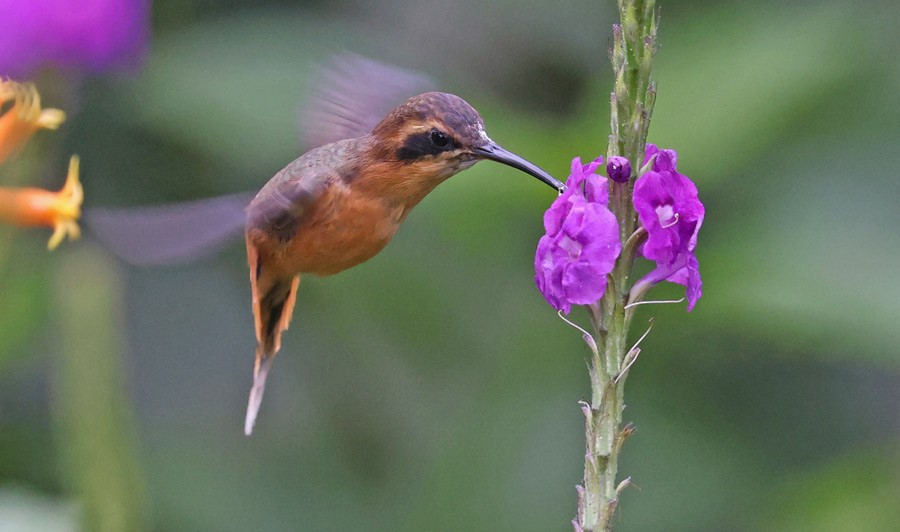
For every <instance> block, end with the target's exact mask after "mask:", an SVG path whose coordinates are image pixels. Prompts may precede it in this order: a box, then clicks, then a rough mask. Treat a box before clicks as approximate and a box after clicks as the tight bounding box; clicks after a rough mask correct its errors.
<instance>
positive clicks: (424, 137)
mask: <svg viewBox="0 0 900 532" xmlns="http://www.w3.org/2000/svg"><path fill="white" fill-rule="evenodd" d="M457 147H458V145H457V144H456V142H455V141H454V140H453V139H452V138H451V137H449V136H448V137H447V144H446V145H445V146H443V147H440V146H436V145H435V144H434V142H432V140H431V131H424V132H422V133H415V134H413V135H410V136H408V137H406V140H404V141H403V145H402V146H400V148H398V149H397V158H398V159H400V160H401V161H404V162H410V161H415V160H416V159H421V158H423V157H427V156H429V155H437V154H439V153H441V152H445V151H451V150H454V149H456V148H457Z"/></svg>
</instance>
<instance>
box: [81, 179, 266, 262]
mask: <svg viewBox="0 0 900 532" xmlns="http://www.w3.org/2000/svg"><path fill="white" fill-rule="evenodd" d="M252 199H253V193H249V192H242V193H239V194H230V195H227V196H216V197H214V198H206V199H201V200H197V201H189V202H184V203H171V204H167V205H159V206H153V207H127V208H118V209H109V208H94V209H88V210H86V211H85V213H84V221H85V224H86V225H87V227H88V228H89V229H90V230H91V232H92V233H93V234H94V235H95V236H96V237H97V239H98V240H99V241H100V242H101V243H102V244H103V245H105V246H106V247H107V248H108V249H109V250H110V251H112V252H113V253H115V254H116V255H118V256H119V257H120V258H122V260H124V261H126V262H128V263H131V264H134V265H137V266H151V265H168V264H177V263H181V262H187V261H190V260H195V259H198V258H201V257H204V256H207V255H211V254H212V253H214V252H215V251H218V250H219V249H221V248H222V247H224V246H225V245H226V244H227V243H228V242H229V241H231V240H232V239H233V238H235V237H237V236H238V235H240V234H242V233H243V231H244V225H245V224H246V220H247V214H246V212H245V209H246V207H247V205H249V204H250V200H252Z"/></svg>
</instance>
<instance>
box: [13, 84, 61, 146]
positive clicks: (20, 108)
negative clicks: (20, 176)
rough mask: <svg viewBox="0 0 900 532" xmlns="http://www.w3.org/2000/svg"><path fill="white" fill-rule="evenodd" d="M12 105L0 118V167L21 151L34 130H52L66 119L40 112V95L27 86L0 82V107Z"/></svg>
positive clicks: (55, 111) (53, 112) (56, 113)
mask: <svg viewBox="0 0 900 532" xmlns="http://www.w3.org/2000/svg"><path fill="white" fill-rule="evenodd" d="M9 101H14V103H13V105H12V107H11V108H9V109H8V110H7V111H6V112H5V113H3V114H2V115H0V163H2V162H3V161H4V160H5V159H6V158H7V157H9V155H10V154H11V153H13V152H14V151H16V150H17V149H19V148H21V147H22V146H23V145H24V144H25V143H26V142H28V139H30V138H31V136H32V135H34V133H35V131H37V130H38V129H42V128H43V129H56V128H58V127H59V126H60V124H62V123H63V121H64V120H65V119H66V113H64V112H62V111H60V110H59V109H41V95H40V94H38V91H37V89H36V88H35V86H34V85H33V84H31V83H16V82H15V81H9V80H7V81H3V80H0V107H2V106H3V105H5V104H6V103H7V102H9Z"/></svg>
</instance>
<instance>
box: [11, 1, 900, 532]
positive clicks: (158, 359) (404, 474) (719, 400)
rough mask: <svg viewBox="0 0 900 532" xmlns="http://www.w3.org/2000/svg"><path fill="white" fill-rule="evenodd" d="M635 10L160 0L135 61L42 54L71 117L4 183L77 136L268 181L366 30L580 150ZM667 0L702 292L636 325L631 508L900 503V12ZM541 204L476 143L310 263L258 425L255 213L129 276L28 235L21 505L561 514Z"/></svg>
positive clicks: (499, 113) (638, 518) (863, 509)
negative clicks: (478, 152) (396, 213)
mask: <svg viewBox="0 0 900 532" xmlns="http://www.w3.org/2000/svg"><path fill="white" fill-rule="evenodd" d="M614 4H615V3H614V2H613V1H612V0H609V1H607V2H599V1H585V0H560V1H557V2H552V3H548V2H537V1H530V2H522V1H513V0H496V1H493V2H489V3H484V2H479V1H476V0H464V1H459V2H413V1H403V0H390V1H388V0H380V1H365V0H342V1H334V2H327V1H324V0H323V1H314V2H305V3H304V2H288V1H286V0H284V1H255V2H254V1H236V0H235V1H227V2H218V1H213V0H192V1H186V0H179V1H158V2H156V3H155V5H154V6H153V38H152V42H151V51H150V55H149V57H148V58H147V61H146V62H145V64H144V66H143V68H142V69H141V70H140V71H139V72H137V73H134V74H131V75H112V76H107V77H102V78H97V77H94V78H90V79H83V80H81V81H80V82H79V83H78V84H77V86H74V87H73V85H72V84H64V83H62V78H60V77H56V76H52V75H50V76H48V77H47V78H46V79H45V80H44V81H43V82H42V83H41V90H42V92H43V94H44V101H45V102H46V104H47V105H51V106H53V105H56V106H60V107H64V108H65V109H66V110H67V111H68V112H69V120H68V122H67V123H66V124H65V125H64V126H63V128H62V129H61V131H60V132H58V133H55V134H53V135H49V134H39V137H38V138H37V139H36V140H35V141H34V142H32V144H31V145H30V146H29V148H28V150H27V151H26V153H23V154H22V156H21V157H20V158H19V159H18V160H16V161H13V162H10V163H7V164H6V165H4V167H3V170H2V171H3V172H5V173H6V176H3V177H4V179H6V177H7V176H12V177H11V178H10V179H15V178H16V176H18V175H20V174H23V173H25V172H26V170H27V171H28V172H30V173H29V175H36V176H37V178H36V179H37V180H38V181H39V182H40V183H42V184H44V185H46V186H48V187H50V188H54V187H57V186H58V184H59V182H60V180H59V177H57V175H61V172H62V170H61V169H63V168H65V161H66V160H67V158H68V154H70V153H78V154H79V155H80V156H81V159H82V180H83V182H84V186H85V189H86V198H87V199H86V207H88V208H89V207H91V206H128V205H146V204H158V203H165V202H171V201H177V200H189V199H195V198H200V197H205V196H210V195H216V194H222V193H228V192H238V191H242V190H251V189H255V188H258V187H260V186H261V185H262V184H263V183H264V182H265V181H266V180H267V179H268V178H269V177H270V176H271V175H273V174H274V173H275V172H276V171H278V170H279V169H280V168H281V167H282V166H284V165H285V164H286V163H287V162H289V161H290V160H292V159H293V158H295V157H296V156H297V155H298V154H299V153H298V150H299V133H300V130H301V128H302V124H301V123H300V122H299V118H298V117H299V110H300V108H301V106H302V103H303V101H304V98H306V96H307V94H308V91H307V89H308V88H309V86H310V74H311V73H312V72H313V70H314V66H315V65H318V64H321V63H323V62H325V61H326V60H327V58H328V57H329V55H330V54H332V53H338V52H347V51H350V52H357V53H362V54H364V55H367V56H370V57H372V58H375V59H379V60H382V61H386V62H390V63H395V64H398V65H402V66H404V67H407V68H414V69H419V70H422V71H425V72H427V73H428V74H429V75H430V76H432V77H433V78H435V79H436V80H438V83H439V86H440V88H441V89H442V90H446V91H450V92H454V93H457V94H459V95H461V96H463V97H464V98H466V99H467V100H468V101H469V102H470V103H472V104H473V105H474V106H475V107H476V108H477V109H479V110H480V112H481V113H482V115H483V116H484V118H485V121H486V124H487V129H488V131H489V132H490V133H491V136H492V137H493V138H494V139H495V140H497V141H498V142H500V143H501V144H503V145H504V146H505V147H507V148H509V149H511V150H513V151H516V152H518V153H520V154H522V155H524V156H525V157H527V158H529V159H531V160H532V161H534V162H535V163H537V164H539V165H541V166H543V167H545V168H546V169H548V170H549V171H550V172H551V173H553V174H555V175H556V176H557V177H565V174H566V173H567V170H568V167H569V161H570V160H571V158H572V157H574V156H582V157H585V158H593V157H595V156H596V155H598V154H601V153H603V152H605V149H606V136H607V135H608V110H607V108H608V93H609V91H610V89H611V85H612V81H611V76H610V73H609V62H608V60H607V58H606V47H607V45H608V43H609V40H610V25H611V24H612V23H613V22H614V19H615V16H616V14H615V5H614ZM659 4H660V5H661V8H662V23H661V27H660V49H659V53H658V55H657V61H656V65H657V66H656V69H655V79H656V80H657V81H658V84H659V97H658V101H657V105H656V110H655V114H654V117H653V124H652V126H651V129H650V139H651V141H653V142H655V143H657V144H659V145H661V146H663V147H672V148H675V149H677V150H678V152H679V168H680V169H681V170H682V171H683V172H684V173H686V174H687V175H689V176H691V177H692V178H693V179H694V181H695V182H696V183H697V185H698V187H699V189H700V197H701V199H702V200H703V201H704V203H705V204H706V208H707V215H706V223H705V225H704V227H703V230H702V231H701V234H700V245H699V247H698V257H699V259H700V267H701V273H702V275H703V280H704V294H705V295H704V297H703V298H702V299H701V301H700V302H699V304H698V305H697V308H696V309H695V310H694V312H692V313H690V314H686V313H685V311H684V305H675V306H654V307H649V308H648V307H645V308H643V309H642V310H641V313H640V314H639V317H638V319H637V321H636V322H635V323H636V325H635V330H634V331H633V333H635V334H639V333H640V332H642V331H641V330H639V329H640V328H642V324H643V323H645V322H646V320H647V319H649V318H650V317H651V316H655V317H656V321H655V326H654V330H653V332H652V333H651V335H650V336H649V337H648V338H647V339H646V340H645V342H644V344H643V345H644V348H645V349H644V351H643V354H642V356H641V359H640V360H639V362H638V363H637V365H636V366H635V367H634V369H633V370H632V374H631V378H630V379H629V383H628V392H627V395H626V402H627V404H628V409H627V410H626V419H627V420H630V421H633V422H634V423H635V424H636V426H637V433H636V435H635V436H634V437H632V438H631V439H630V440H629V441H628V443H627V445H626V447H625V450H624V457H623V460H624V462H623V463H622V464H621V466H620V471H621V472H622V473H623V474H624V475H628V476H631V477H632V478H633V480H634V482H635V484H636V485H637V486H638V487H639V488H640V489H633V490H628V491H627V492H626V494H625V496H624V498H623V500H622V502H621V505H620V508H619V514H618V516H617V525H618V529H619V530H623V531H638V530H819V531H821V530H835V531H837V530H873V531H874V530H897V529H898V526H900V504H898V501H900V353H898V345H900V327H898V326H897V322H898V319H900V303H898V302H900V280H898V277H897V269H898V264H900V231H897V230H896V228H897V227H898V226H900V210H898V208H897V204H898V200H900V181H898V179H897V170H896V169H897V168H898V166H900V101H898V100H900V96H898V94H900V91H898V87H900V61H898V59H897V50H898V45H900V41H898V38H897V36H896V35H897V34H896V28H897V24H898V21H900V9H898V6H897V4H896V2H894V1H893V0H882V1H871V2H867V3H865V7H863V6H862V5H861V4H859V3H855V2H837V1H826V0H819V1H810V2H803V3H802V5H788V4H789V3H785V2H776V1H770V2H756V3H753V5H745V4H744V3H739V2H712V1H668V2H667V1H664V0H663V1H660V2H659ZM35 161H40V162H35ZM552 199H553V194H552V192H551V191H549V190H547V189H546V187H544V186H542V185H541V184H540V183H538V182H537V181H535V180H534V179H531V178H529V177H527V176H525V175H523V174H520V173H518V172H516V171H514V170H512V169H509V168H506V167H502V166H499V165H496V164H492V163H482V164H479V165H478V166H476V167H475V168H473V169H472V170H470V171H467V172H465V173H463V174H460V175H459V176H457V177H454V178H453V179H451V180H449V181H448V182H447V183H445V184H443V185H442V186H440V187H439V188H438V189H437V190H436V191H435V192H434V193H432V194H431V195H430V196H429V197H428V198H427V199H426V200H425V201H424V202H423V203H422V204H421V205H420V206H419V207H418V208H417V209H416V210H415V211H414V212H413V213H412V215H411V216H410V217H409V219H408V221H407V223H406V225H405V226H404V227H403V229H401V231H400V232H399V234H398V235H397V237H396V238H395V240H394V241H393V243H392V244H391V245H390V246H388V248H387V249H386V250H385V251H384V252H382V253H381V254H380V255H379V256H377V257H376V258H374V259H373V260H371V261H370V262H368V263H366V264H364V265H362V266H360V267H357V268H354V269H352V270H350V271H347V272H345V273H341V274H339V275H337V276H334V277H331V278H327V279H316V278H312V277H309V278H306V279H305V280H304V282H303V284H302V286H301V293H300V297H299V302H298V304H297V311H296V314H295V317H294V322H293V327H292V328H291V330H290V331H289V332H288V333H287V334H286V337H285V344H284V348H283V349H282V351H281V353H280V355H279V358H278V361H277V363H276V364H275V368H274V370H273V374H272V375H271V376H270V382H269V388H268V392H267V397H266V401H265V402H264V404H263V408H262V411H261V415H260V420H259V423H258V424H257V429H256V433H255V434H254V436H253V437H252V438H246V437H245V436H244V435H243V433H242V430H241V429H242V423H243V416H244V408H245V405H246V394H247V391H248V390H249V387H250V377H251V368H252V354H253V348H254V345H255V341H254V337H253V331H252V317H251V314H250V291H249V283H248V282H247V267H246V259H245V257H244V250H243V244H242V243H241V242H235V244H234V245H232V246H230V247H229V248H228V249H227V250H226V251H225V252H223V253H220V254H217V255H216V256H213V257H209V258H206V259H203V260H201V261H199V262H196V263H194V264H189V265H183V266H177V267H164V268H149V269H138V268H132V267H128V266H126V265H124V264H122V263H121V262H118V261H117V260H116V259H115V258H114V257H112V256H111V255H109V254H107V253H106V252H104V251H103V250H102V248H100V247H99V246H98V245H97V244H96V242H94V241H92V239H91V238H90V235H87V236H86V238H84V239H83V240H82V241H79V242H75V243H70V242H67V243H65V244H64V245H63V246H62V247H61V249H59V250H58V251H57V252H54V253H52V254H47V252H46V250H45V245H46V238H47V237H48V236H49V235H48V234H46V232H44V231H41V230H30V231H25V232H21V231H20V232H13V231H11V230H9V229H8V228H3V229H2V231H0V243H2V246H0V253H2V255H0V531H3V532H10V531H32V530H34V531H53V530H60V531H63V530H74V529H77V528H75V527H76V526H77V525H76V523H78V522H79V521H83V522H85V523H86V524H85V525H83V528H81V529H83V530H151V531H217V532H218V531H224V532H228V531H246V530H262V531H289V530H291V531H293V530H384V531H387V530H390V531H394V530H534V531H543V530H567V529H570V525H569V521H570V519H571V518H572V517H573V516H574V511H575V484H576V483H578V482H579V481H580V477H581V467H582V459H583V441H582V438H583V431H582V417H581V413H580V411H579V409H578V406H577V404H576V403H577V401H578V400H579V399H581V398H583V397H584V396H585V395H586V394H587V393H588V379H587V372H586V367H585V354H586V350H585V347H584V346H583V344H582V342H581V338H580V335H579V334H578V333H577V332H575V331H574V330H573V329H571V328H570V327H568V326H567V325H565V324H564V323H563V322H562V321H560V320H559V319H558V318H557V317H556V316H555V314H554V312H553V310H552V309H551V308H550V307H549V306H548V305H547V304H546V303H545V302H544V301H543V299H542V297H541V295H540V294H539V293H538V291H537V290H536V289H535V287H534V282H533V264H532V263H533V253H534V247H535V245H536V242H537V240H538V238H539V236H540V235H541V234H542V225H541V216H542V212H543V210H544V209H545V208H546V207H547V206H548V205H549V202H550V201H551V200H552ZM652 295H653V296H654V297H656V298H660V299H662V298H669V297H679V290H678V288H677V287H675V286H668V287H658V288H656V289H655V290H654V292H653V293H652ZM573 317H574V319H575V320H580V321H581V322H582V323H585V322H586V318H585V316H584V315H582V314H580V313H579V312H578V311H576V312H574V313H573Z"/></svg>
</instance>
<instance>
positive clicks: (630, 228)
mask: <svg viewBox="0 0 900 532" xmlns="http://www.w3.org/2000/svg"><path fill="white" fill-rule="evenodd" d="M654 4H655V2H654V0H618V6H619V19H620V23H619V24H617V25H615V26H614V27H613V46H612V48H611V50H610V60H611V62H612V66H613V72H614V73H615V79H616V83H615V89H614V91H613V93H612V97H611V109H610V110H611V115H610V129H611V134H610V136H609V148H608V149H607V156H608V157H611V156H613V155H621V156H624V157H627V158H628V159H629V161H630V163H631V168H632V175H631V179H629V181H628V182H627V183H621V184H620V183H611V186H610V209H611V210H612V211H613V213H614V214H615V215H616V219H617V220H618V223H619V230H620V240H621V242H622V244H623V249H622V254H621V255H620V257H619V259H618V260H617V262H616V266H615V268H614V269H613V272H612V273H611V274H610V276H609V278H608V280H607V286H606V292H605V294H604V295H603V298H602V299H601V301H600V302H599V304H595V305H591V306H589V307H588V309H589V313H590V317H591V323H592V325H593V329H594V334H595V338H598V339H599V340H600V341H599V342H595V341H593V340H589V341H588V345H590V346H591V355H592V356H591V366H590V376H591V402H590V404H587V403H582V405H581V406H582V411H583V412H584V415H585V460H584V484H583V485H582V486H581V487H580V489H579V497H578V513H577V515H576V518H575V519H574V520H573V522H572V523H573V525H574V527H575V529H576V530H584V531H587V530H590V531H595V532H596V531H608V530H610V527H611V523H612V517H613V515H614V514H615V511H616V507H617V506H618V501H619V494H620V493H621V491H622V489H623V488H624V487H625V486H627V485H628V483H629V482H630V481H629V479H627V478H626V479H625V480H623V481H622V482H617V474H618V467H619V452H620V450H621V448H622V444H623V443H624V442H625V440H626V439H627V438H628V436H630V435H631V433H632V431H633V429H632V427H631V425H627V426H626V427H625V428H621V425H622V411H623V410H624V408H625V378H626V376H627V373H628V368H629V367H630V361H633V360H634V356H636V352H637V351H635V352H634V353H631V355H629V349H628V344H627V341H628V328H629V326H630V322H631V315H632V313H631V312H628V311H626V309H625V306H626V305H627V303H628V294H629V291H630V283H631V270H632V266H633V264H634V258H635V254H636V252H637V247H638V246H639V245H640V243H641V242H642V240H643V238H645V233H644V232H642V230H641V229H639V228H638V226H637V218H636V215H635V210H634V205H633V202H632V193H633V190H634V180H635V179H636V178H637V172H638V171H639V169H640V168H641V166H642V165H643V159H644V146H645V145H646V141H647V131H648V129H649V127H650V117H651V115H652V112H653V104H654V103H655V100H656V88H655V85H654V83H653V82H652V81H651V79H650V68H651V66H652V60H653V55H654V54H655V52H656V29H657V20H656V16H655V7H654Z"/></svg>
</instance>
